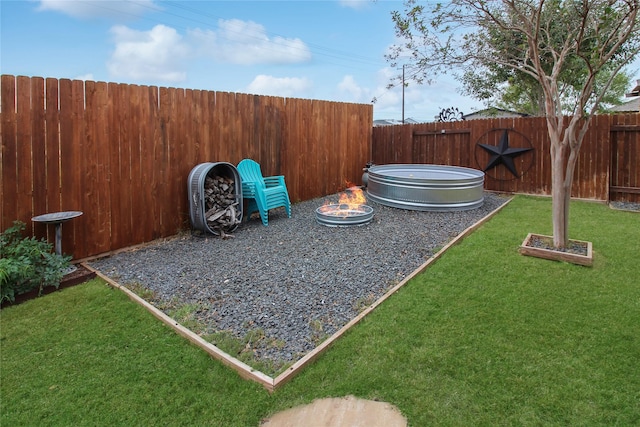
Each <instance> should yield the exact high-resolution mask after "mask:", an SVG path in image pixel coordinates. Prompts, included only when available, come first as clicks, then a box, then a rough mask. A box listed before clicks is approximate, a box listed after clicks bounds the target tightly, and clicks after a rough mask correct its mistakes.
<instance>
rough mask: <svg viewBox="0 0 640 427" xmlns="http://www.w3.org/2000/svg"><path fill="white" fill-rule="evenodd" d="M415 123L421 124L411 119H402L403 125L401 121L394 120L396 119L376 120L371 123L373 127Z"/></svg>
mask: <svg viewBox="0 0 640 427" xmlns="http://www.w3.org/2000/svg"><path fill="white" fill-rule="evenodd" d="M417 123H421V122H419V121H417V120H414V119H411V118H409V119H404V123H403V122H402V120H396V119H378V120H374V121H373V125H374V126H393V125H402V124H412V125H415V124H417Z"/></svg>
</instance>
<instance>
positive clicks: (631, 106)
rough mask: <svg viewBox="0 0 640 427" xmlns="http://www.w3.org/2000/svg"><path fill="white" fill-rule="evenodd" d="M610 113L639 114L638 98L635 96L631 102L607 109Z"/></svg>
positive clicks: (639, 98) (639, 104)
mask: <svg viewBox="0 0 640 427" xmlns="http://www.w3.org/2000/svg"><path fill="white" fill-rule="evenodd" d="M609 112H611V113H638V112H640V96H636V97H635V98H634V99H632V100H631V101H627V102H625V103H623V104H620V105H616V106H615V107H611V108H610V109H609Z"/></svg>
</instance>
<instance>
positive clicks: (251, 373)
mask: <svg viewBox="0 0 640 427" xmlns="http://www.w3.org/2000/svg"><path fill="white" fill-rule="evenodd" d="M511 200H513V197H510V198H509V199H508V200H507V201H505V203H503V204H502V205H500V206H499V207H498V208H496V209H495V210H493V211H492V212H489V213H488V214H487V215H485V216H484V217H483V218H481V219H480V220H478V221H477V222H476V223H475V224H473V225H471V226H469V227H467V228H466V229H465V230H463V231H462V232H461V233H460V234H458V235H457V236H456V237H455V238H454V239H453V240H451V241H450V242H449V243H447V244H446V245H445V246H444V247H442V249H440V250H439V251H438V252H436V253H435V254H434V255H433V256H431V257H430V258H429V259H428V260H426V261H425V262H424V263H423V264H422V265H421V266H420V267H418V268H417V269H416V270H414V271H413V272H412V273H411V274H409V275H408V276H407V277H405V278H404V279H403V280H402V281H401V282H400V283H398V284H397V285H395V286H394V287H393V288H391V289H389V290H388V291H387V292H386V293H385V294H384V295H383V296H381V297H380V298H379V299H378V300H377V301H375V302H374V303H373V304H371V305H369V306H368V307H367V308H365V309H364V310H363V311H362V312H361V313H360V314H358V315H357V316H356V317H354V318H353V319H351V321H349V322H348V323H347V324H346V325H344V326H343V327H342V328H340V329H339V330H338V331H337V332H335V333H334V334H333V335H331V336H330V337H329V338H327V339H326V340H325V341H323V342H322V343H321V344H320V345H319V346H318V347H316V348H314V349H313V350H311V351H310V352H309V353H307V354H306V355H305V356H304V357H303V358H301V359H300V360H298V361H297V362H295V363H294V364H293V365H291V366H290V367H289V368H287V369H286V370H285V371H284V372H282V373H281V374H280V375H278V376H277V377H276V378H272V377H270V376H268V375H266V374H264V373H262V372H260V371H257V370H255V369H253V368H252V367H251V366H249V365H247V364H246V363H243V362H241V361H239V360H238V359H236V358H235V357H233V356H231V355H230V354H228V353H225V352H224V351H222V350H220V349H219V348H218V347H216V346H215V345H213V344H211V343H210V342H207V341H205V340H204V339H203V338H202V337H200V336H199V335H197V334H195V333H194V332H192V331H191V330H189V329H187V328H185V327H184V326H182V325H181V324H180V323H178V322H176V321H175V320H174V319H172V318H171V317H169V316H167V315H166V314H165V313H164V312H162V311H161V310H159V309H158V308H156V307H154V306H153V305H152V304H150V303H149V302H147V301H146V300H144V299H143V298H141V297H140V296H138V295H137V294H135V293H134V292H132V291H131V290H129V289H128V288H126V287H124V286H122V285H120V284H119V283H117V282H116V281H114V280H112V279H110V278H109V277H107V276H105V275H103V274H102V273H100V272H99V271H98V270H96V269H94V268H92V267H90V266H89V265H87V264H86V263H82V265H83V266H84V267H85V268H87V269H88V270H90V271H92V272H95V273H96V274H97V275H98V276H99V277H101V278H102V279H103V280H105V281H106V282H107V283H108V284H109V285H110V286H113V287H114V288H117V289H120V290H121V291H122V292H124V293H125V294H126V295H127V296H128V297H129V298H130V299H131V300H132V301H134V302H136V303H138V304H140V305H141V306H143V307H144V308H146V309H147V310H148V311H149V312H150V313H151V314H152V315H153V316H155V317H156V318H157V319H159V320H160V321H162V322H163V323H165V324H166V325H167V326H169V327H170V328H172V329H173V330H174V331H176V333H178V334H179V335H181V336H183V337H184V338H186V339H188V340H189V341H191V343H192V344H194V345H196V346H198V347H200V348H202V349H203V350H204V351H206V352H207V353H208V354H209V355H210V356H211V357H213V358H214V359H217V360H219V361H220V362H222V363H223V364H224V365H227V366H228V367H230V368H232V369H233V370H235V371H236V372H237V373H238V374H239V375H240V376H241V377H242V378H244V379H248V380H252V381H255V382H257V383H259V384H261V385H262V386H263V387H264V388H266V389H267V390H268V391H269V392H270V393H272V392H274V391H275V390H276V389H277V388H279V387H280V386H282V385H284V384H286V383H287V382H289V381H290V380H291V379H292V378H293V377H294V376H295V375H297V374H298V373H299V372H300V371H301V370H302V369H303V368H305V367H306V366H307V365H309V364H310V363H311V362H313V361H314V360H316V359H317V358H318V357H319V356H320V355H322V354H323V353H324V352H325V351H326V350H327V349H328V348H329V347H331V345H332V344H333V343H335V342H336V341H337V340H338V339H339V338H340V337H342V335H344V333H345V332H347V331H348V330H349V329H350V328H352V327H353V326H355V325H356V324H358V323H359V322H360V321H361V320H362V319H364V318H365V317H366V316H367V315H368V314H369V313H371V312H372V311H373V310H374V309H375V308H376V307H378V306H379V305H380V304H382V303H383V302H384V301H386V300H387V299H388V298H389V297H390V296H391V295H393V294H394V293H396V292H397V291H398V290H399V289H400V288H402V287H403V286H404V285H406V284H407V283H408V282H409V281H410V280H411V279H413V278H414V277H415V276H417V275H418V274H420V273H422V272H423V271H424V270H426V268H427V267H429V266H430V265H431V264H433V263H434V262H435V261H436V260H438V259H439V258H440V257H441V256H442V255H443V254H444V253H445V252H446V251H447V250H448V249H449V248H451V247H452V246H454V245H456V244H458V243H459V242H460V241H462V239H464V238H465V237H467V236H468V235H469V234H471V233H472V232H473V231H475V230H477V229H478V228H479V227H480V226H481V225H483V224H484V223H485V222H487V221H488V220H489V219H491V218H492V217H493V216H494V215H496V214H497V213H498V212H500V211H501V210H502V209H503V208H504V207H505V206H507V205H508V204H509V203H510V202H511Z"/></svg>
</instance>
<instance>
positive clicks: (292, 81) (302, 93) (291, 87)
mask: <svg viewBox="0 0 640 427" xmlns="http://www.w3.org/2000/svg"><path fill="white" fill-rule="evenodd" d="M312 86H313V84H312V83H311V81H310V80H308V79H306V78H298V77H273V76H266V75H264V74H261V75H259V76H257V77H256V78H255V79H253V81H252V82H251V83H250V84H249V86H247V90H248V92H249V93H255V94H257V95H271V96H282V97H288V98H304V97H306V96H308V92H309V91H310V90H311V88H312Z"/></svg>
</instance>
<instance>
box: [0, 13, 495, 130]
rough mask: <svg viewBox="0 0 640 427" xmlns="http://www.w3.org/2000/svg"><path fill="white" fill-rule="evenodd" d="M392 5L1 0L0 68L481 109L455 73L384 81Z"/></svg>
mask: <svg viewBox="0 0 640 427" xmlns="http://www.w3.org/2000/svg"><path fill="white" fill-rule="evenodd" d="M393 10H399V11H401V10H403V4H402V2H401V1H390V0H323V1H307V0H297V1H292V0H284V1H269V0H263V1H243V0H236V1H157V0H130V1H119V0H108V1H86V0H85V1H81V0H43V1H30V0H22V1H8V0H0V27H1V28H0V72H1V73H2V74H11V75H16V76H18V75H21V76H29V77H36V76H37V77H54V78H59V79H60V78H69V79H80V80H93V81H104V82H116V83H128V84H139V85H149V86H162V87H177V88H188V89H201V90H211V91H223V92H237V93H249V94H258V95H272V96H282V97H287V98H304V99H318V100H325V101H338V102H350V103H359V104H372V105H373V109H374V119H395V120H401V119H402V114H403V105H404V117H405V118H406V119H408V118H412V119H414V120H417V121H433V120H434V118H435V117H436V116H437V115H438V113H439V112H440V111H441V110H442V109H444V108H450V107H455V108H458V109H459V110H460V111H462V112H464V113H470V112H472V111H476V110H479V109H482V108H484V106H483V105H482V104H481V103H480V102H478V101H475V100H472V99H469V98H468V97H465V96H463V95H461V94H460V93H459V91H458V90H457V88H459V87H460V84H459V83H458V82H457V81H455V80H453V78H452V77H447V76H445V77H442V78H440V77H438V78H437V81H436V82H435V83H434V84H432V85H417V84H415V83H409V86H408V87H405V90H404V95H403V91H402V85H399V84H398V85H396V86H395V87H394V88H392V89H388V88H387V85H388V84H389V83H390V82H391V79H392V78H393V77H394V76H395V77H397V76H401V75H402V68H401V65H399V66H398V67H394V68H392V67H390V64H389V63H388V62H387V61H386V60H385V57H384V55H385V53H387V51H388V49H389V47H390V46H392V45H393V44H396V43H398V40H397V39H396V37H395V30H394V25H393V21H392V19H391V12H392V11H393ZM407 81H408V78H407ZM374 99H375V102H373V100H374Z"/></svg>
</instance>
